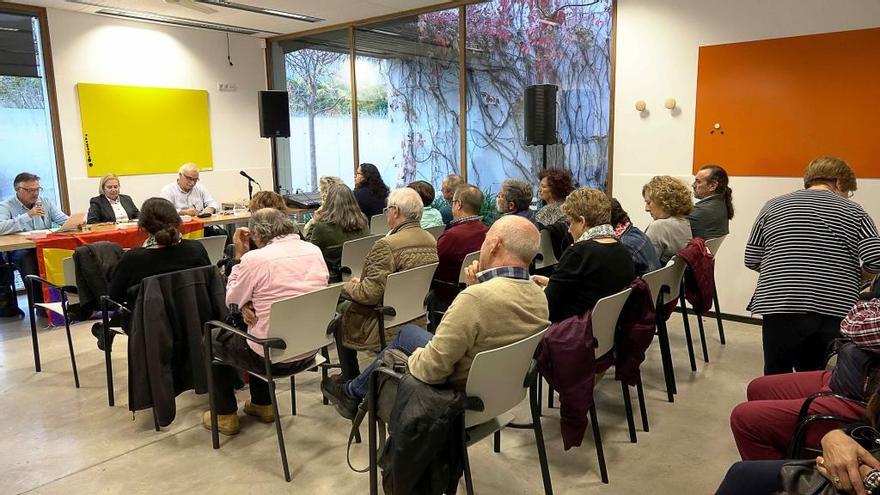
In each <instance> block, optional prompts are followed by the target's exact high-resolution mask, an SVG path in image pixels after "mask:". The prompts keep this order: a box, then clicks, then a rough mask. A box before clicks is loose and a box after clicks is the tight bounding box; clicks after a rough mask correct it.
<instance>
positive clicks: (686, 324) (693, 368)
mask: <svg viewBox="0 0 880 495" xmlns="http://www.w3.org/2000/svg"><path fill="white" fill-rule="evenodd" d="M678 298H679V300H680V303H681V320H682V322H683V323H684V335H685V338H686V340H687V347H688V357H689V358H690V360H691V371H697V360H696V358H695V357H694V341H693V339H691V323H690V319H689V318H688V314H687V306H686V304H685V299H684V282H682V285H681V292H680V293H679V295H678Z"/></svg>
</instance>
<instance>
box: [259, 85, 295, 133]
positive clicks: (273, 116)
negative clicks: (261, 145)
mask: <svg viewBox="0 0 880 495" xmlns="http://www.w3.org/2000/svg"><path fill="white" fill-rule="evenodd" d="M259 103H260V136H261V137H265V138H268V137H290V107H289V106H288V97H287V91H259Z"/></svg>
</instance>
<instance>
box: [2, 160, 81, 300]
mask: <svg viewBox="0 0 880 495" xmlns="http://www.w3.org/2000/svg"><path fill="white" fill-rule="evenodd" d="M12 185H13V186H14V187H15V196H12V197H10V198H9V199H6V200H5V201H3V202H0V235H4V234H14V233H17V232H29V231H32V230H44V229H49V228H52V225H53V224H56V225H64V222H66V221H67V215H66V214H65V213H64V212H63V211H61V209H60V208H58V206H56V205H55V204H54V203H52V202H51V201H48V200H47V199H46V198H43V197H40V192H41V191H42V190H43V188H42V187H40V178H39V177H38V176H36V175H34V174H31V173H28V172H22V173H20V174H18V175H16V176H15V179H13V181H12ZM5 255H6V260H7V261H8V262H9V263H12V264H13V265H15V267H16V268H17V269H18V271H19V273H21V277H22V278H24V277H26V276H27V275H39V274H40V268H39V265H38V264H37V250H36V249H17V250H15V251H8V252H7V253H5ZM35 297H36V301H35V302H42V301H43V294H42V292H41V291H37V293H36V294H35Z"/></svg>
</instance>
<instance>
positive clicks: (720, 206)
mask: <svg viewBox="0 0 880 495" xmlns="http://www.w3.org/2000/svg"><path fill="white" fill-rule="evenodd" d="M691 187H692V188H693V189H694V197H695V198H697V199H698V200H699V201H697V203H696V204H695V205H694V211H692V212H691V214H690V215H688V220H689V221H690V222H691V232H692V233H693V235H694V237H702V238H703V239H707V240H708V239H715V238H716V237H721V236H724V235H727V234H729V233H730V229H729V228H728V222H730V220H733V191H731V189H730V179H729V178H728V177H727V171H726V170H724V169H723V168H721V167H719V166H718V165H704V166H702V167H700V170H699V171H698V172H697V175H695V176H694V183H693V185H692V186H691Z"/></svg>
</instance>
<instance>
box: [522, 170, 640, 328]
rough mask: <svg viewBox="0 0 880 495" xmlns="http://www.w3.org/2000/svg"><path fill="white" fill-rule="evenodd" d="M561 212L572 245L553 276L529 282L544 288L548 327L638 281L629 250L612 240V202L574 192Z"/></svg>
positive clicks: (584, 191) (599, 195)
mask: <svg viewBox="0 0 880 495" xmlns="http://www.w3.org/2000/svg"><path fill="white" fill-rule="evenodd" d="M562 211H563V213H565V216H566V218H567V220H568V224H569V231H570V232H571V236H572V237H573V238H574V239H576V241H575V243H574V244H573V245H572V246H571V247H569V248H568V249H566V250H565V252H564V253H563V254H562V258H561V259H560V260H559V263H558V264H557V265H556V270H555V271H554V272H553V275H551V276H550V277H549V278H547V277H544V276H541V275H534V276H533V277H532V279H533V280H534V281H535V282H536V283H537V284H538V285H540V286H542V287H545V289H544V294H545V296H546V297H547V304H548V306H549V308H550V321H552V322H557V321H562V320H565V319H566V318H568V317H570V316H575V315H582V314H584V313H586V312H587V311H588V310H590V309H592V308H593V306H595V305H596V301H598V300H599V299H602V298H603V297H605V296H610V295H611V294H614V293H616V292H620V291H621V290H623V289H625V288H626V287H628V286H629V284H630V283H632V281H633V279H635V278H636V275H635V269H634V267H633V260H632V257H631V256H630V253H629V251H628V250H627V249H626V248H625V247H624V246H623V244H621V243H620V242H618V240H617V239H616V238H615V237H614V229H613V228H612V227H611V225H610V222H611V201H610V200H609V199H608V196H606V195H605V193H604V192H602V191H600V190H598V189H591V188H588V187H585V188H582V189H578V190H576V191H574V192H572V193H571V194H569V195H568V198H566V200H565V203H563V204H562Z"/></svg>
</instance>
